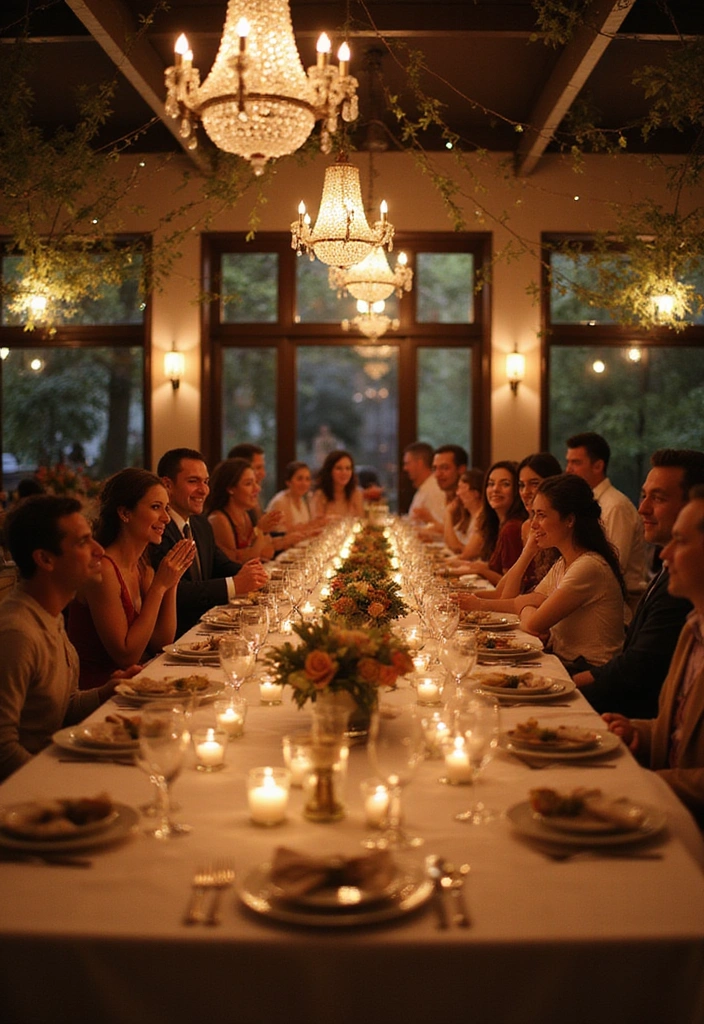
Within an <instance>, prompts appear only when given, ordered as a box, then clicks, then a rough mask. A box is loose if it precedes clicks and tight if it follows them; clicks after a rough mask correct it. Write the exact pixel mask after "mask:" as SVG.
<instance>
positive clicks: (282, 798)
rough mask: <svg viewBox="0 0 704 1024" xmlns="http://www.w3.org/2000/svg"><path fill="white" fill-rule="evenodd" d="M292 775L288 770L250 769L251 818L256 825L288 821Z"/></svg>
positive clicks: (248, 782) (277, 823)
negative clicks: (287, 811) (287, 810)
mask: <svg viewBox="0 0 704 1024" xmlns="http://www.w3.org/2000/svg"><path fill="white" fill-rule="evenodd" d="M290 785H291V773H290V772H289V770H288V768H268V767H267V768H250V770H249V771H248V772H247V802H248V804H249V816H250V818H251V820H252V822H253V823H254V824H255V825H265V826H267V827H268V826H271V825H280V824H281V822H282V821H285V820H286V809H287V807H288V791H289V786H290Z"/></svg>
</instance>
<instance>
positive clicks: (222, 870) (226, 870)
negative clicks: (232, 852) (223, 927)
mask: <svg viewBox="0 0 704 1024" xmlns="http://www.w3.org/2000/svg"><path fill="white" fill-rule="evenodd" d="M234 880H235V869H234V868H233V867H232V865H231V864H219V865H218V866H217V867H216V868H215V871H214V872H213V882H212V883H211V888H213V889H215V892H214V893H213V901H212V903H211V904H210V911H209V912H208V915H207V917H206V918H205V924H206V925H216V924H220V920H221V918H220V904H221V903H222V897H223V894H224V892H225V890H226V889H229V888H230V886H231V885H232V883H233V882H234Z"/></svg>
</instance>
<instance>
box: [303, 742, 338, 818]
mask: <svg viewBox="0 0 704 1024" xmlns="http://www.w3.org/2000/svg"><path fill="white" fill-rule="evenodd" d="M305 751H306V756H307V757H308V758H309V761H310V768H309V770H308V771H307V772H306V774H305V776H304V778H303V793H304V796H305V798H306V802H305V804H304V807H303V815H304V817H306V818H307V819H308V820H309V821H339V820H340V819H341V818H344V816H345V799H344V798H345V792H344V790H345V782H346V779H347V758H348V756H349V747H348V746H347V740H346V739H342V740H333V739H329V738H322V739H319V740H314V741H313V742H312V743H311V744H310V746H308V747H306V748H305Z"/></svg>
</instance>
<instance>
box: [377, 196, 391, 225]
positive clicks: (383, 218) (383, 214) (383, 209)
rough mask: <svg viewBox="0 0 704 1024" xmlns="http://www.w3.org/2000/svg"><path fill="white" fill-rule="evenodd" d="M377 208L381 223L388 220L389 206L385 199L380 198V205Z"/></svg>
mask: <svg viewBox="0 0 704 1024" xmlns="http://www.w3.org/2000/svg"><path fill="white" fill-rule="evenodd" d="M379 210H380V212H381V223H382V224H386V221H387V220H388V213H389V207H388V205H387V202H386V200H385V199H382V200H381V206H380V207H379Z"/></svg>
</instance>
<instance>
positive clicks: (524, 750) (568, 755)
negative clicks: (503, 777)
mask: <svg viewBox="0 0 704 1024" xmlns="http://www.w3.org/2000/svg"><path fill="white" fill-rule="evenodd" d="M596 735H597V741H596V743H595V744H594V745H593V746H589V747H583V748H582V749H580V750H574V749H572V750H570V749H566V750H560V749H557V748H555V747H553V748H547V749H546V748H544V747H537V746H530V745H529V744H523V743H520V742H514V741H513V740H512V739H511V737H510V736H509V734H508V733H503V734H502V736H501V739H500V741H499V745H500V746H501V748H502V749H503V750H506V751H508V753H509V754H517V755H518V757H520V756H521V755H522V754H524V755H525V756H526V757H530V758H531V760H532V759H533V758H535V760H536V761H537V760H544V761H580V760H582V759H584V758H590V757H602V756H603V755H604V754H611V753H613V751H614V750H617V749H618V747H619V746H620V745H621V740H620V738H619V737H618V736H617V735H616V734H615V733H613V732H599V733H597V734H596Z"/></svg>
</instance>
